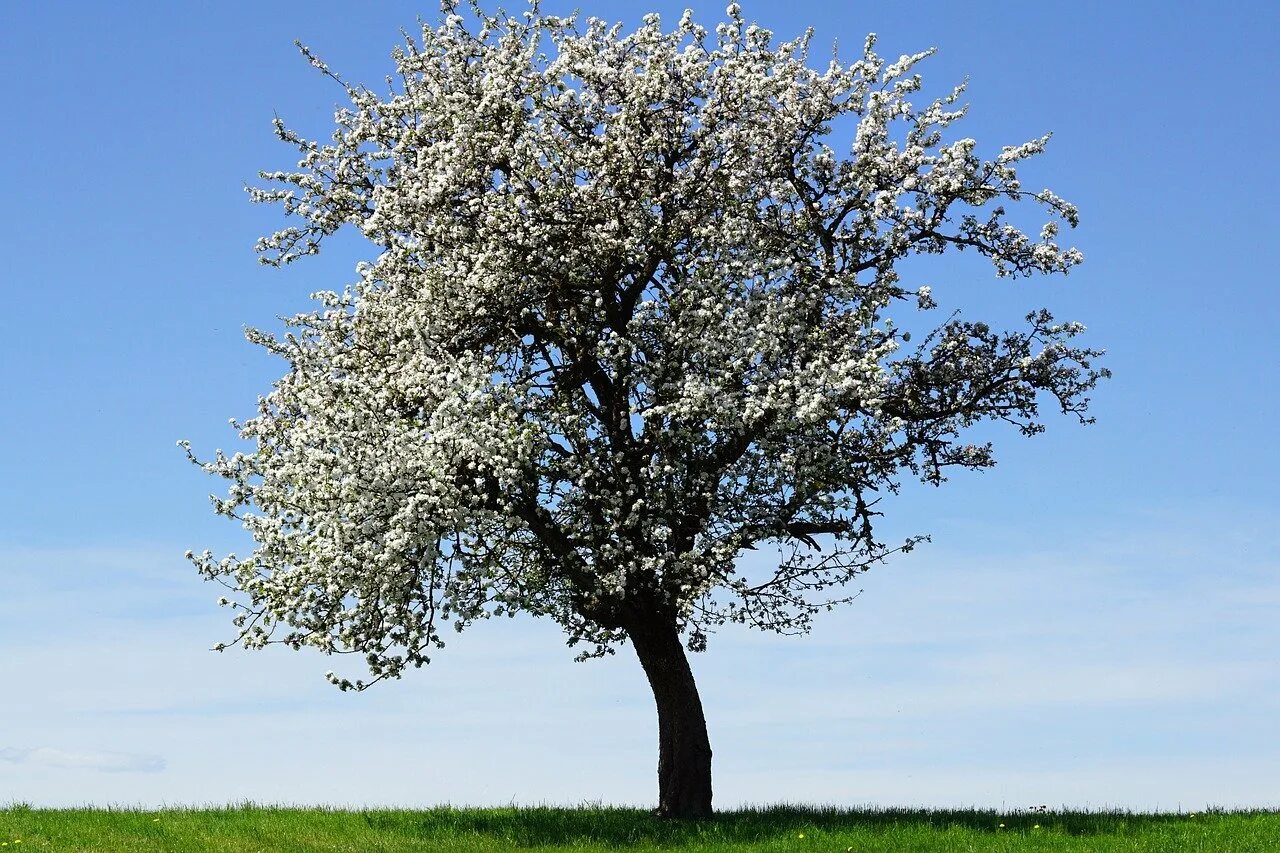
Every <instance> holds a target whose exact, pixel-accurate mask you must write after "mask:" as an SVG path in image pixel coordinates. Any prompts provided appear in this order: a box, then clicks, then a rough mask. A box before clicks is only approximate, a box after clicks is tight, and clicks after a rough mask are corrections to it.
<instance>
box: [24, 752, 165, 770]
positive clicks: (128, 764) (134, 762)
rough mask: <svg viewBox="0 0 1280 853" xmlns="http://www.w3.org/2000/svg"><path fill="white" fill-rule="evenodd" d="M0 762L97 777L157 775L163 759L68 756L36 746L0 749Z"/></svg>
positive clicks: (121, 755)
mask: <svg viewBox="0 0 1280 853" xmlns="http://www.w3.org/2000/svg"><path fill="white" fill-rule="evenodd" d="M0 761H7V762H9V763H10V764H37V765H40V766H43V767H60V768H63V769H67V770H97V771H99V772H101V773H159V772H160V771H162V770H164V767H165V762H164V759H163V758H161V757H160V756H158V755H139V754H137V753H132V752H97V751H94V752H70V751H67V750H63V749H50V748H49V747H45V746H40V747H35V748H34V749H18V748H16V747H0Z"/></svg>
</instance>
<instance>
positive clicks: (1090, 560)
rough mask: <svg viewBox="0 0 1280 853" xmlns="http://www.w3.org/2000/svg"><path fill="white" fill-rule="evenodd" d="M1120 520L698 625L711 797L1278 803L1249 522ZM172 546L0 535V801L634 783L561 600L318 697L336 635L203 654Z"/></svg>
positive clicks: (635, 713) (640, 684)
mask: <svg viewBox="0 0 1280 853" xmlns="http://www.w3.org/2000/svg"><path fill="white" fill-rule="evenodd" d="M1122 521H1123V524H1122V525H1121V524H1117V526H1116V528H1115V529H1113V530H1110V531H1108V532H1107V533H1105V535H1095V536H1093V537H1092V538H1090V539H1089V540H1084V541H1082V542H1080V543H1078V544H1073V545H1071V546H1070V547H1066V546H1064V544H1063V543H1064V542H1065V541H1066V540H1065V539H1064V538H1063V537H1061V536H1059V537H1058V539H1057V540H1054V539H1053V538H1051V537H1047V536H1038V535H1037V534H1035V533H1034V532H1032V531H1025V532H1024V533H1023V534H1021V535H1013V536H1009V537H1006V540H1005V541H1004V544H1003V545H1002V546H1001V547H1000V548H995V547H983V548H981V549H976V548H971V549H970V550H968V551H965V552H959V551H957V550H955V549H952V550H947V549H946V546H944V545H938V544H935V545H933V546H924V547H922V548H921V549H920V550H919V551H917V552H916V553H915V554H913V555H911V556H910V557H909V558H906V559H903V560H899V561H897V562H896V563H894V564H893V565H890V566H886V567H881V568H879V569H876V570H874V571H872V572H871V573H869V574H868V575H866V576H865V577H864V578H863V579H862V582H861V583H860V586H861V587H862V588H863V589H864V590H865V591H864V593H863V594H862V596H861V597H860V598H859V599H858V600H857V601H856V602H855V603H854V604H853V605H852V606H850V607H848V608H845V609H843V610H841V611H838V612H836V613H833V614H829V615H826V616H825V618H822V619H820V620H819V622H818V623H817V627H816V630H815V631H814V634H813V635H812V636H810V637H808V638H803V639H787V638H778V637H772V636H768V635H762V634H752V633H746V632H740V631H735V632H729V633H726V634H722V635H720V636H717V637H713V640H712V645H711V649H710V651H709V652H708V653H707V654H706V655H702V656H697V657H695V659H694V667H695V670H696V672H697V674H698V676H699V681H700V685H701V689H702V692H703V697H704V702H705V704H706V708H707V716H708V722H709V725H710V728H711V736H712V744H713V748H714V749H715V751H716V765H715V785H716V791H717V803H718V805H719V806H721V807H729V806H732V805H734V804H737V803H745V802H752V803H763V802H777V801H793V802H794V801H809V802H833V803H842V804H845V805H853V804H866V803H875V804H880V805H893V804H911V805H938V806H942V805H990V806H1000V805H1002V804H1003V805H1008V806H1018V805H1027V804H1030V803H1041V802H1043V803H1050V804H1064V805H1077V806H1093V807H1103V806H1121V807H1130V808H1141V809H1151V808H1157V807H1162V808H1174V807H1177V806H1181V807H1184V808H1202V807H1204V806H1205V805H1209V804H1215V803H1216V804H1224V805H1264V804H1267V803H1274V802H1275V801H1276V800H1277V799H1280V774H1277V773H1276V772H1275V769H1274V768H1275V767H1276V766H1280V748H1278V747H1276V746H1274V745H1273V743H1274V738H1272V737H1271V736H1270V731H1271V726H1272V723H1271V722H1270V721H1271V720H1274V719H1275V718H1276V717H1277V716H1280V678H1278V676H1277V666H1276V664H1277V655H1278V654H1280V651H1278V650H1280V626H1278V625H1277V620H1276V619H1275V612H1276V607H1277V606H1278V604H1280V576H1278V575H1277V572H1276V569H1277V568H1280V559H1277V557H1276V555H1275V553H1274V550H1273V549H1274V544H1272V542H1271V541H1270V539H1269V537H1268V535H1267V534H1266V533H1265V531H1266V529H1267V528H1266V527H1265V523H1264V522H1265V519H1262V518H1261V517H1258V518H1250V517H1247V516H1230V515H1223V516H1221V517H1217V518H1214V519H1208V518H1205V517H1201V518H1200V519H1199V521H1196V520H1195V519H1181V518H1177V517H1170V516H1167V515H1160V514H1154V513H1153V514H1151V515H1149V516H1145V517H1132V518H1127V519H1124V520H1122ZM179 550H181V549H153V548H147V549H106V550H103V551H101V552H97V551H95V550H94V549H69V550H62V551H52V550H45V551H41V550H32V549H27V550H24V551H14V550H10V551H0V583H3V586H0V591H3V595H2V596H0V619H2V620H3V622H0V644H2V645H3V647H4V648H5V649H6V652H7V654H6V656H5V659H3V660H0V677H3V678H4V683H5V684H6V685H22V688H21V692H22V694H23V697H24V700H23V701H22V702H21V703H6V704H5V705H4V706H3V708H0V731H3V732H4V733H5V734H4V738H5V743H4V744H3V745H4V746H5V747H6V748H7V749H9V750H10V751H13V752H15V754H16V753H17V752H19V751H24V750H28V751H29V752H25V753H24V754H25V755H26V756H27V759H26V760H24V761H13V760H5V761H0V802H4V801H7V800H18V801H27V802H33V803H36V804H45V805H59V804H78V803H95V804H99V805H103V804H107V803H123V804H150V805H158V804H161V803H193V804H200V803H225V802H231V801H237V800H242V799H253V800H257V801H264V802H296V803H330V804H344V805H383V804H385V805H394V804H400V805H429V804H434V803H442V802H452V803H454V804H494V803H506V802H510V801H515V802H520V803H535V802H544V801H545V802H555V803H574V802H582V801H589V800H602V801H605V802H614V803H634V804H643V803H647V802H648V801H649V800H651V799H652V796H653V790H652V789H653V786H654V779H653V775H654V772H653V771H654V764H655V760H656V733H655V728H656V726H655V723H654V719H653V711H652V705H651V702H652V700H651V698H650V696H649V695H648V692H647V686H646V685H645V683H644V680H643V677H642V675H641V673H640V670H639V667H638V665H637V664H636V663H635V661H634V660H633V658H632V656H631V655H630V651H629V649H626V648H624V649H622V650H621V652H620V654H619V655H618V656H617V657H614V658H609V659H606V660H604V661H599V662H588V663H585V664H574V663H572V661H571V660H570V658H571V656H572V652H571V651H570V650H568V649H566V648H565V647H564V645H563V640H562V639H561V637H560V635H559V632H558V630H557V629H556V628H555V626H554V625H551V624H549V623H541V622H535V621H532V620H527V619H517V620H510V621H509V620H501V621H497V622H493V623H489V624H481V625H478V626H476V627H475V628H474V629H472V630H471V631H469V632H467V633H466V634H463V635H461V636H458V637H447V638H446V639H447V640H448V641H449V647H448V648H447V649H445V650H444V651H443V652H442V653H441V654H440V655H439V656H438V660H437V661H436V662H434V663H433V664H432V665H431V666H429V667H427V668H426V669H424V670H422V671H420V672H415V673H411V674H410V676H409V677H407V678H406V679H405V680H404V681H403V682H400V683H393V684H388V685H381V686H380V687H379V688H378V689H375V690H373V691H370V692H368V693H365V694H362V695H358V696H353V695H350V694H339V693H338V692H337V691H335V690H333V688H331V687H330V686H329V685H327V684H325V683H324V682H323V680H322V679H321V677H320V673H321V672H323V671H324V670H325V669H328V668H335V669H341V668H342V664H345V663H346V662H347V659H342V660H340V661H338V663H337V664H335V663H334V659H324V658H321V657H319V656H317V655H312V654H305V653H303V654H295V653H290V652H287V651H284V650H282V649H273V650H270V651H268V652H266V653H257V654H245V653H239V652H228V653H224V654H221V655H219V654H214V653H211V652H208V651H207V649H208V647H209V646H210V645H211V644H212V643H213V642H215V641H216V640H220V639H224V638H225V637H226V634H227V631H228V629H229V624H228V621H227V620H228V617H227V612H226V611H225V610H220V609H218V608H216V607H214V606H213V605H212V602H211V600H212V598H214V597H216V595H217V594H218V592H219V591H218V590H217V589H215V588H213V587H212V586H207V585H201V584H200V582H199V581H198V580H197V579H195V578H194V577H193V576H192V574H193V573H192V572H191V570H190V569H189V567H187V566H186V565H185V564H184V563H183V562H182V561H181V559H180V558H178V557H176V556H175V555H174V554H175V553H176V552H177V551H179ZM171 551H173V552H174V553H170V552H171ZM761 558H762V556H761V555H755V556H753V557H752V559H761ZM53 616H56V618H51V617H53ZM38 751H42V752H40V755H43V756H46V758H47V757H49V756H54V755H62V756H81V757H86V756H95V755H97V756H104V755H107V754H109V753H111V754H116V755H131V756H140V757H145V758H151V759H154V760H155V761H156V762H162V763H163V770H156V771H155V772H147V773H141V772H139V773H112V774H106V773H103V772H101V771H102V769H104V768H103V767H102V766H94V765H93V762H92V761H89V760H83V761H81V763H80V764H76V761H75V760H72V759H66V760H62V761H56V760H44V761H36V760H31V756H33V755H36V753H37V752H38Z"/></svg>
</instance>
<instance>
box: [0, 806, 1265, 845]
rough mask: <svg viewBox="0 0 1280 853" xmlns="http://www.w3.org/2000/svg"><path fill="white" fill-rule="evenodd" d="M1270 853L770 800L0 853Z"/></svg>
mask: <svg viewBox="0 0 1280 853" xmlns="http://www.w3.org/2000/svg"><path fill="white" fill-rule="evenodd" d="M520 849H536V850H541V851H553V850H575V851H591V850H619V849H622V850H629V851H649V850H668V851H688V853H712V851H730V850H760V851H784V850H785V851H814V852H815V853H817V851H837V853H844V852H845V851H849V850H854V851H859V853H863V851H867V853H870V851H884V853H900V852H901V851H933V850H939V851H1024V850H1073V851H1074V850H1089V851H1113V850H1114V851H1160V853H1184V851H1186V853H1191V851H1205V852H1206V853H1209V851H1212V853H1226V851H1259V853H1261V851H1268V852H1269V853H1276V851H1280V811H1251V812H1207V813H1202V814H1132V813H1128V812H1052V811H1050V812H1045V813H1038V812H1008V813H1002V812H994V811H980V810H973V811H916V810H901V809H885V810H879V809H835V808H808V807H789V806H778V807H770V808H761V809H748V810H742V811H730V812H722V813H720V814H718V815H717V816H716V817H715V819H713V820H709V821H702V822H696V823H668V822H662V821H658V820H655V819H653V818H651V817H650V816H649V815H648V814H647V813H646V812H643V811H640V810H636V809H622V808H600V807H583V808H577V809H565V808H509V809H451V808H437V809H430V810H425V811H408V810H369V811H338V810H331V809H295V808H275V807H262V806H252V805H246V806H243V807H229V808H222V809H174V810H164V811H142V810H134V809H32V808H28V807H25V806H11V807H8V808H4V809H0V853H34V851H37V850H164V851H193V853H205V851H250V852H251V851H311V850H315V851H324V850H360V851H396V850H433V851H434V850H439V851H489V850H520Z"/></svg>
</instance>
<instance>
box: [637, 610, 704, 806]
mask: <svg viewBox="0 0 1280 853" xmlns="http://www.w3.org/2000/svg"><path fill="white" fill-rule="evenodd" d="M627 633H628V635H629V636H630V638H631V644H632V645H633V646H634V647H635V650H636V657H638V658H639V659H640V665H641V666H642V667H644V672H645V675H646V676H647V677H648V679H649V686H650V687H652V688H653V698H654V702H655V704H656V705H657V709H658V807H657V808H656V809H654V811H653V814H654V815H655V816H656V817H660V818H671V819H696V818H709V817H711V815H712V811H711V742H710V739H709V738H708V737H707V721H706V718H705V717H704V716H703V713H702V700H701V698H700V697H699V696H698V686H697V684H696V683H695V682H694V680H693V671H692V670H691V669H690V668H689V659H688V658H687V657H686V656H685V651H684V646H683V645H682V644H681V643H680V632H679V631H678V630H677V629H676V626H675V621H674V619H673V620H663V619H658V618H655V619H652V620H645V621H643V622H641V623H640V624H636V625H631V626H628V629H627Z"/></svg>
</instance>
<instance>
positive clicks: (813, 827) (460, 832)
mask: <svg viewBox="0 0 1280 853" xmlns="http://www.w3.org/2000/svg"><path fill="white" fill-rule="evenodd" d="M360 814H361V816H362V818H363V819H364V821H365V822H366V824H367V825H368V826H369V827H370V828H372V829H376V830H379V831H381V832H387V833H394V834H396V835H401V836H404V837H406V838H408V839H420V840H424V841H425V840H427V839H429V838H431V837H440V836H442V835H446V834H447V835H448V836H450V837H454V838H456V837H458V836H465V835H473V836H476V837H478V838H479V837H482V838H486V839H492V840H493V841H495V842H501V843H503V844H505V845H512V846H518V847H541V846H555V845H565V844H597V845H606V846H609V847H627V846H633V845H634V846H641V845H644V846H651V845H664V846H665V845H679V844H687V843H694V842H724V843H735V844H736V843H752V842H763V841H769V840H773V839H780V838H786V837H795V836H796V835H798V834H800V833H802V832H803V833H808V834H812V835H818V834H823V833H831V834H837V833H840V834H844V833H859V832H862V833H865V832H873V833H881V832H885V831H892V830H907V831H910V830H913V829H914V830H919V831H934V832H936V831H939V830H947V829H951V828H963V829H968V830H971V831H977V832H990V833H999V832H1004V833H1008V832H1017V831H1019V830H1030V829H1032V827H1034V826H1036V825H1039V826H1040V827H1041V828H1043V829H1045V830H1053V831H1056V832H1058V833H1062V834H1067V835H1074V836H1092V835H1108V836H1115V835H1126V834H1145V833H1146V832H1149V831H1151V830H1155V829H1157V827H1159V826H1161V825H1168V824H1171V823H1185V822H1186V821H1189V820H1211V819H1212V818H1213V813H1210V814H1209V815H1202V816H1200V817H1198V818H1191V817H1189V816H1188V815H1182V814H1140V813H1131V812H1122V811H1114V812H1035V811H1030V812H1028V811H1020V812H997V811H985V810H954V811H952V810H939V811H933V810H914V809H856V810H853V809H837V808H812V807H809V808H805V807H790V806H774V807H768V808H760V809H744V810H739V811H727V812H721V813H718V814H717V815H716V816H715V817H714V818H712V819H710V820H703V821H663V820H658V819H657V818H654V817H652V816H650V815H649V814H648V813H647V812H645V811H642V810H639V809H623V808H608V807H606V808H581V809H564V808H510V809H448V808H440V809H431V810H428V811H418V812H413V811H369V812H362V813H360ZM1230 814H1231V816H1232V817H1233V818H1240V817H1248V816H1251V815H1258V816H1264V815H1266V816H1276V815H1277V814H1278V813H1277V812H1263V811H1258V812H1231V813H1230ZM1001 824H1003V825H1004V826H1003V827H1002V826H1001Z"/></svg>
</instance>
